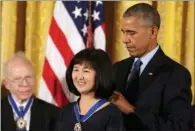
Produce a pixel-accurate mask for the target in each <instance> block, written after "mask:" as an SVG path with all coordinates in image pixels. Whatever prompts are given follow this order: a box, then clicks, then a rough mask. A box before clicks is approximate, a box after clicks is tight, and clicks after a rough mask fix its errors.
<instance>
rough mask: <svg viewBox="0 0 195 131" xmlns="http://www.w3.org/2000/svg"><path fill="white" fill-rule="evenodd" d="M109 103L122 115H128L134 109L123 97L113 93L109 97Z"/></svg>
mask: <svg viewBox="0 0 195 131" xmlns="http://www.w3.org/2000/svg"><path fill="white" fill-rule="evenodd" d="M110 101H111V102H112V103H113V104H114V105H115V106H117V107H118V108H119V109H120V110H121V111H122V112H123V113H125V114H129V113H131V112H133V111H134V109H135V107H134V106H132V105H131V104H130V103H129V102H128V101H127V100H126V99H125V97H124V96H123V95H122V94H121V93H119V92H117V91H115V92H114V93H113V95H112V96H111V97H110Z"/></svg>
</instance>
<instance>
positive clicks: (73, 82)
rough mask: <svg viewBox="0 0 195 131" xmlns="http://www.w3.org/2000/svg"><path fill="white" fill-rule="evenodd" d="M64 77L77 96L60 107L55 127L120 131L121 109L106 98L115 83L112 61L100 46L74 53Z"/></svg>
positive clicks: (60, 129) (60, 130) (74, 130)
mask: <svg viewBox="0 0 195 131" xmlns="http://www.w3.org/2000/svg"><path fill="white" fill-rule="evenodd" d="M66 81H67V84H68V88H69V90H70V92H72V93H73V94H75V95H77V96H79V99H78V100H77V101H76V102H73V103H70V104H68V105H66V106H65V107H63V109H62V112H61V114H60V117H59V121H58V126H57V131H124V129H123V122H122V116H121V115H122V114H121V112H120V111H119V110H118V109H117V107H115V106H114V105H113V104H111V103H110V102H109V101H108V98H109V97H110V96H111V95H112V93H113V91H114V89H115V84H114V75H113V67H112V63H111V61H110V59H109V57H108V55H107V54H106V53H105V52H104V51H103V50H101V49H93V48H91V49H84V50H82V51H80V52H79V53H77V54H76V55H75V56H74V58H73V59H72V61H71V62H70V65H69V67H68V69H67V72H66Z"/></svg>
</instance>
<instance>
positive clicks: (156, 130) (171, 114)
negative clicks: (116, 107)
mask: <svg viewBox="0 0 195 131" xmlns="http://www.w3.org/2000/svg"><path fill="white" fill-rule="evenodd" d="M163 86H164V91H163V92H162V93H163V94H162V97H163V98H162V109H159V110H162V112H163V113H162V114H158V113H154V112H151V111H150V109H147V108H144V107H143V108H139V107H136V110H135V113H133V114H129V117H138V118H139V119H140V120H141V122H142V123H143V124H144V126H146V127H147V128H149V130H150V131H188V130H189V127H188V124H187V123H188V122H189V119H188V114H185V113H184V112H185V111H186V110H188V109H189V108H190V105H191V100H192V94H191V89H190V86H191V77H190V74H189V72H188V71H187V70H185V69H183V68H180V67H179V68H177V69H175V70H173V72H172V73H170V75H169V76H168V78H167V79H166V82H165V83H164V85H163ZM156 88H158V87H156ZM154 99H155V98H154Z"/></svg>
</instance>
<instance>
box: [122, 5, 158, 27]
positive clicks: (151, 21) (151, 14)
mask: <svg viewBox="0 0 195 131" xmlns="http://www.w3.org/2000/svg"><path fill="white" fill-rule="evenodd" d="M130 16H137V17H141V18H142V19H143V21H144V24H148V25H149V26H156V27H158V29H159V28H160V15H159V13H158V11H157V10H156V9H155V8H154V7H152V6H151V5H149V4H147V3H139V4H135V5H133V6H131V7H129V8H128V9H127V10H126V11H125V12H124V14H123V18H125V17H130Z"/></svg>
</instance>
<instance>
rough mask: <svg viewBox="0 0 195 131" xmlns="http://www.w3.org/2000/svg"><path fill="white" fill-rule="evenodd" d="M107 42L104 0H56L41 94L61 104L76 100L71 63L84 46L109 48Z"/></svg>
mask: <svg viewBox="0 0 195 131" xmlns="http://www.w3.org/2000/svg"><path fill="white" fill-rule="evenodd" d="M105 43H106V40H105V25H104V14H103V2H102V1H56V3H55V7H54V13H53V17H52V21H51V25H50V29H49V34H48V38H47V44H46V54H45V59H44V66H43V74H42V78H41V80H40V87H39V90H38V97H39V98H40V99H43V100H45V101H47V102H49V103H53V104H55V105H57V106H59V107H62V106H63V105H64V104H67V103H68V102H71V101H74V100H75V99H76V97H75V96H74V95H73V94H71V93H70V92H69V90H68V88H67V84H66V81H65V73H66V69H67V66H68V64H69V63H70V61H71V59H72V57H73V56H74V54H76V53H77V52H79V51H80V50H82V49H84V48H87V47H91V46H93V47H95V48H101V49H103V50H105V45H106V44H105Z"/></svg>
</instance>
